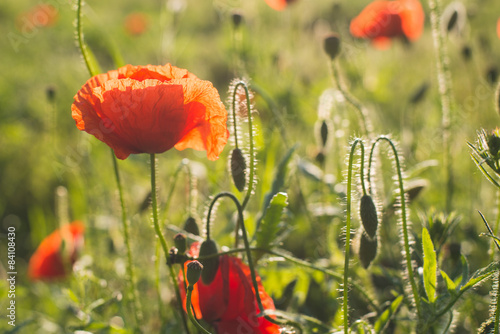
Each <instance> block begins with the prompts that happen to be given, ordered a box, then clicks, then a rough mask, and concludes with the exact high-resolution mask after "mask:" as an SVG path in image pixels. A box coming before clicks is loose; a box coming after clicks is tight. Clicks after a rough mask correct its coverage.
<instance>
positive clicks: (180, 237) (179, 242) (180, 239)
mask: <svg viewBox="0 0 500 334" xmlns="http://www.w3.org/2000/svg"><path fill="white" fill-rule="evenodd" d="M174 244H175V248H177V251H178V253H179V254H184V253H186V249H187V240H186V236H185V235H184V234H182V233H177V234H176V235H175V237H174Z"/></svg>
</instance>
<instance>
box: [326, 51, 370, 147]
mask: <svg viewBox="0 0 500 334" xmlns="http://www.w3.org/2000/svg"><path fill="white" fill-rule="evenodd" d="M331 69H332V76H333V80H334V81H335V84H336V86H337V89H338V90H339V92H340V93H341V94H342V96H343V97H344V98H345V99H346V101H347V102H349V104H350V105H352V106H353V107H354V109H356V110H357V111H358V114H359V117H360V118H361V124H362V125H363V132H364V134H365V135H366V136H367V137H368V138H370V136H371V131H372V130H371V124H370V123H369V121H368V116H367V115H366V109H365V107H363V105H362V104H361V103H360V102H359V101H358V100H356V98H355V97H354V96H352V95H351V94H350V93H349V92H348V91H347V89H346V88H345V87H344V85H343V84H342V81H341V80H340V73H339V69H338V63H337V60H333V61H332V66H331Z"/></svg>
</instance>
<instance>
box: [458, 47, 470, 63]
mask: <svg viewBox="0 0 500 334" xmlns="http://www.w3.org/2000/svg"><path fill="white" fill-rule="evenodd" d="M460 53H461V54H462V58H463V59H464V60H465V61H469V60H470V59H471V58H472V49H471V47H470V46H469V45H467V44H466V45H464V46H462V50H461V51H460Z"/></svg>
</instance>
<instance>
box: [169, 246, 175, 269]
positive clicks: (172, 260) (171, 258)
mask: <svg viewBox="0 0 500 334" xmlns="http://www.w3.org/2000/svg"><path fill="white" fill-rule="evenodd" d="M176 263H177V248H175V247H172V248H170V250H169V251H168V258H167V264H168V265H169V266H171V265H173V264H176Z"/></svg>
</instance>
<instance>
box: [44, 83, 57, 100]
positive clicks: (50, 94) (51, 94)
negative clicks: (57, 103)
mask: <svg viewBox="0 0 500 334" xmlns="http://www.w3.org/2000/svg"><path fill="white" fill-rule="evenodd" d="M45 93H46V94H47V100H49V102H54V100H55V98H56V88H55V87H54V86H48V87H47V89H46V90H45Z"/></svg>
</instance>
